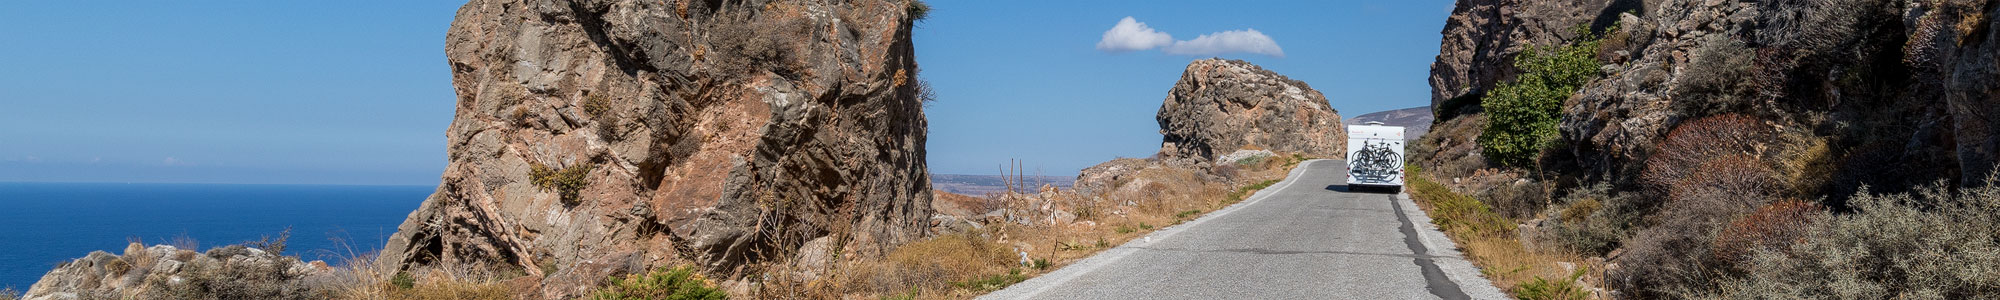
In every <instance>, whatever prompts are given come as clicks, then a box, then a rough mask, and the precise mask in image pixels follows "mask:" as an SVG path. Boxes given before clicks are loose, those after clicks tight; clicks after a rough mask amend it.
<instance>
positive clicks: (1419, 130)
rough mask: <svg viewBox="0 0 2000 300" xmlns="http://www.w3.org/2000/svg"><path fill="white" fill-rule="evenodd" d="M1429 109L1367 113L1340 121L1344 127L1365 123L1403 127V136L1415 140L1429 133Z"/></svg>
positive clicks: (1412, 108) (1421, 107)
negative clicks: (1344, 124) (1380, 123)
mask: <svg viewBox="0 0 2000 300" xmlns="http://www.w3.org/2000/svg"><path fill="white" fill-rule="evenodd" d="M1431 119H1432V117H1431V107H1430V106H1419V107H1411V108H1405V109H1398V110H1388V111H1378V112H1372V113H1367V114H1363V115H1359V116H1354V118H1350V119H1347V120H1346V121H1341V123H1346V125H1361V123H1367V122H1382V124H1383V125H1389V126H1403V136H1404V137H1405V138H1406V139H1411V140H1415V139H1417V137H1420V136H1423V135H1424V133H1426V132H1430V131H1431Z"/></svg>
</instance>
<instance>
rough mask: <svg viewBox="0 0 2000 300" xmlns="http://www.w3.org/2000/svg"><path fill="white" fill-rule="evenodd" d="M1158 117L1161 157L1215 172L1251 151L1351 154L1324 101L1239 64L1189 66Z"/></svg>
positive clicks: (1314, 92)
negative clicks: (1226, 157) (1223, 159)
mask: <svg viewBox="0 0 2000 300" xmlns="http://www.w3.org/2000/svg"><path fill="white" fill-rule="evenodd" d="M1156 119H1158V121H1159V122H1160V134H1161V135H1163V137H1162V141H1161V143H1160V144H1161V145H1160V154H1161V157H1160V158H1161V159H1163V160H1165V161H1166V162H1167V163H1171V164H1175V165H1179V166H1196V167H1198V168H1199V166H1209V165H1212V163H1213V162H1214V161H1215V159H1216V157H1217V156H1219V155H1223V154H1228V153H1231V152H1235V151H1236V150H1240V149H1246V148H1259V149H1265V150H1271V151H1275V152H1284V153H1299V154H1305V155H1311V156H1319V157H1332V158H1339V157H1341V156H1344V155H1345V152H1344V151H1342V150H1343V149H1345V147H1346V145H1345V144H1346V142H1347V132H1346V131H1345V130H1342V129H1341V125H1340V114H1339V113H1338V112H1335V111H1334V110H1333V106H1332V105H1331V104H1328V103H1327V102H1326V95H1324V94H1320V92H1319V91H1317V90H1313V89H1312V87H1311V86H1308V85H1306V83H1305V82H1302V81H1298V80H1292V79H1291V78H1287V77H1285V76H1284V75H1279V74H1278V73H1276V72H1271V71H1268V70H1264V68H1261V67H1258V66H1257V65H1253V64H1250V63H1248V62H1244V61H1240V60H1222V59H1203V60H1197V61H1194V62H1193V63H1189V64H1188V66H1187V70H1186V71H1185V72H1184V73H1181V79H1180V82H1177V83H1175V84H1174V88H1173V90H1172V91H1171V92H1170V93H1168V94H1167V99H1166V101H1165V103H1162V104H1160V112H1159V115H1158V117H1156Z"/></svg>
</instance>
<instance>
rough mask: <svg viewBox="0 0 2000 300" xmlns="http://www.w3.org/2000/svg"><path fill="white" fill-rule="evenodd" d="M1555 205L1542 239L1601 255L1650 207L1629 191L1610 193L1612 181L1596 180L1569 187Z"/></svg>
mask: <svg viewBox="0 0 2000 300" xmlns="http://www.w3.org/2000/svg"><path fill="white" fill-rule="evenodd" d="M1562 203H1564V204H1563V205H1562V206H1561V207H1559V208H1558V209H1552V210H1549V211H1550V213H1551V214H1553V216H1551V218H1550V219H1551V220H1552V221H1553V224H1551V225H1549V226H1548V228H1546V229H1544V230H1545V231H1544V232H1543V233H1544V234H1543V235H1541V237H1542V239H1543V241H1545V242H1552V243H1553V244H1555V245H1558V246H1562V247H1563V248H1566V249H1569V250H1570V251H1574V252H1577V253H1581V254H1588V255H1604V254H1605V253H1609V252H1611V250H1612V249H1617V248H1618V246H1619V245H1621V244H1622V241H1623V240H1624V239H1625V238H1626V237H1628V236H1631V232H1632V229H1633V228H1635V227H1637V226H1638V225H1639V224H1640V221H1641V219H1642V218H1644V216H1645V215H1647V213H1649V212H1650V211H1649V210H1648V209H1647V208H1646V207H1643V206H1641V205H1639V203H1638V201H1635V199H1634V197H1631V196H1628V195H1617V196H1614V195H1611V185H1610V184H1607V183H1598V184H1594V185H1589V186H1584V187H1580V188H1577V189H1573V190H1570V191H1569V193H1568V195H1567V196H1564V197H1563V200H1562Z"/></svg>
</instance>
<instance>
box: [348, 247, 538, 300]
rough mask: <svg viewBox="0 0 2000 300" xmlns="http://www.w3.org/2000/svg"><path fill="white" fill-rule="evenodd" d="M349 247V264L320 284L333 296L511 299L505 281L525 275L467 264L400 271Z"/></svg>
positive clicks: (354, 299)
mask: <svg viewBox="0 0 2000 300" xmlns="http://www.w3.org/2000/svg"><path fill="white" fill-rule="evenodd" d="M348 248H349V249H348V252H349V253H348V254H347V256H348V257H347V259H346V260H347V262H346V264H345V265H343V266H341V267H339V268H336V269H334V273H333V276H331V279H330V280H328V281H327V282H324V283H323V284H324V286H322V287H321V288H322V289H325V290H328V291H330V294H332V295H333V298H334V299H346V300H384V299H438V300H443V299H512V298H513V295H512V293H510V292H509V291H508V288H507V285H506V284H505V283H504V281H502V280H503V279H511V278H516V277H521V276H523V275H522V274H518V273H519V272H504V271H495V270H494V269H492V268H487V267H476V266H468V265H453V266H435V267H427V268H419V269H417V270H413V271H407V272H397V271H395V266H390V265H382V264H378V262H377V261H376V260H375V258H376V257H375V255H374V254H372V253H358V254H357V253H354V250H353V249H352V247H348ZM399 275H400V276H399ZM398 277H402V278H406V279H407V280H409V282H404V283H407V284H408V286H399V285H398V283H399V282H397V281H398V280H397V278H398Z"/></svg>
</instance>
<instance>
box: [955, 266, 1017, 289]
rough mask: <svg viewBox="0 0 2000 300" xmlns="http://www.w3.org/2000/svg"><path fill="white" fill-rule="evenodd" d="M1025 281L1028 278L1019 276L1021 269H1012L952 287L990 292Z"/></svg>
mask: <svg viewBox="0 0 2000 300" xmlns="http://www.w3.org/2000/svg"><path fill="white" fill-rule="evenodd" d="M1027 280H1028V276H1026V275H1021V269H1012V270H1007V274H998V275H993V276H987V277H985V278H979V279H974V280H969V281H964V282H953V283H952V286H955V287H959V288H966V289H972V290H976V291H981V292H990V291H997V290H1000V289H1004V288H1007V286H1010V285H1014V284H1016V283H1021V282H1022V281H1027Z"/></svg>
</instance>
